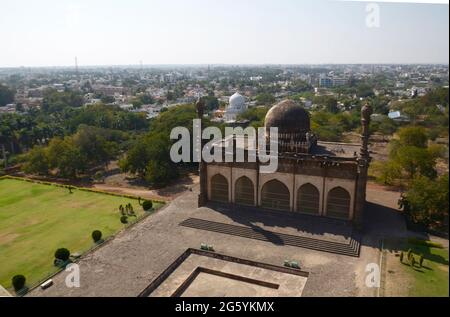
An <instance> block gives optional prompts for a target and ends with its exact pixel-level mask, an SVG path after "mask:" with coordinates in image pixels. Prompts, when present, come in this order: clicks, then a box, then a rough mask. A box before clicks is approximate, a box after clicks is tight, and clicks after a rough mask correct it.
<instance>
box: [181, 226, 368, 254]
mask: <svg viewBox="0 0 450 317" xmlns="http://www.w3.org/2000/svg"><path fill="white" fill-rule="evenodd" d="M180 226H183V227H188V228H193V229H199V230H205V231H212V232H217V233H222V234H228V235H234V236H239V237H243V238H248V239H254V240H260V241H267V242H272V243H275V244H277V243H282V244H285V245H290V246H294V247H300V248H305V249H311V250H316V251H322V252H329V253H334V254H341V255H347V256H352V257H359V251H360V243H359V241H358V239H355V238H354V237H353V236H352V238H351V239H350V241H349V243H348V244H346V243H340V242H335V241H327V240H320V239H314V238H309V237H301V236H295V235H290V234H284V233H277V232H273V231H267V230H262V229H261V230H258V229H253V228H249V227H244V226H237V225H231V224H225V223H220V222H214V221H209V220H203V219H196V218H189V219H187V220H185V221H183V222H182V223H180ZM268 235H270V236H272V238H270V237H268Z"/></svg>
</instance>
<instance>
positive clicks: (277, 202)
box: [261, 179, 291, 211]
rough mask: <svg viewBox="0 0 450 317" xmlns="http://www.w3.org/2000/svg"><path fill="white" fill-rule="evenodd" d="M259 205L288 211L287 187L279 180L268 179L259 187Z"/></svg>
mask: <svg viewBox="0 0 450 317" xmlns="http://www.w3.org/2000/svg"><path fill="white" fill-rule="evenodd" d="M261 206H262V207H263V208H267V209H274V210H282V211H290V210H291V195H290V192H289V188H288V187H287V186H286V185H285V184H283V183H282V182H280V181H279V180H276V179H273V180H271V181H268V182H267V183H265V184H264V185H263V187H262V189H261Z"/></svg>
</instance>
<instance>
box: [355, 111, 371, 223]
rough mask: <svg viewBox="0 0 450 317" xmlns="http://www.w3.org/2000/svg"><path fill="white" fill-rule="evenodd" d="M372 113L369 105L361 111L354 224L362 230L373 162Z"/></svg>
mask: <svg viewBox="0 0 450 317" xmlns="http://www.w3.org/2000/svg"><path fill="white" fill-rule="evenodd" d="M372 113H373V111H372V107H371V106H370V105H368V104H366V105H365V106H364V107H363V108H362V109H361V129H362V132H361V150H360V154H359V158H358V180H357V186H356V202H355V217H354V223H355V225H356V227H357V228H358V229H362V226H363V213H364V208H365V205H366V185H367V172H368V169H369V164H370V161H371V158H370V153H369V138H370V132H369V125H370V116H371V115H372Z"/></svg>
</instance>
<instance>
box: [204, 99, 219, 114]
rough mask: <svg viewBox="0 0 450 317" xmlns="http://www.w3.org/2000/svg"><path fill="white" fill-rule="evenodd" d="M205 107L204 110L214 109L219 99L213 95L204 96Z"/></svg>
mask: <svg viewBox="0 0 450 317" xmlns="http://www.w3.org/2000/svg"><path fill="white" fill-rule="evenodd" d="M203 99H204V100H205V109H206V111H214V110H217V109H219V99H217V98H216V97H214V96H205V97H203Z"/></svg>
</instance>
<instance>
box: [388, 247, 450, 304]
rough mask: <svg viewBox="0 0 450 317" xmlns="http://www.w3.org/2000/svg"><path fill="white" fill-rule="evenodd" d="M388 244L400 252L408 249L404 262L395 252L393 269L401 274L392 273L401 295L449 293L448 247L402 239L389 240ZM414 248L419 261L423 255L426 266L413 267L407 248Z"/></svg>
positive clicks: (441, 295)
mask: <svg viewBox="0 0 450 317" xmlns="http://www.w3.org/2000/svg"><path fill="white" fill-rule="evenodd" d="M386 247H387V248H389V249H391V250H395V251H396V252H400V251H403V252H404V260H403V263H400V259H399V258H398V257H393V256H392V255H391V261H390V264H389V265H388V266H389V270H393V271H398V273H399V274H393V275H390V276H388V278H389V279H391V281H390V282H391V287H392V285H396V286H395V287H396V288H398V290H397V293H396V294H395V295H397V296H411V297H443V296H445V297H447V296H449V283H448V280H449V276H448V266H449V262H448V259H449V251H448V249H446V248H444V249H440V248H434V247H430V246H423V245H417V244H414V243H411V242H408V241H407V240H405V239H402V240H390V241H386ZM409 249H411V250H412V252H413V254H414V256H415V259H416V261H418V260H419V256H420V255H421V254H423V256H424V259H425V260H424V263H423V266H422V267H420V265H417V264H416V265H415V266H414V267H412V266H411V264H410V263H409V261H408V260H407V259H406V254H407V251H408V250H409ZM397 255H398V253H397Z"/></svg>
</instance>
